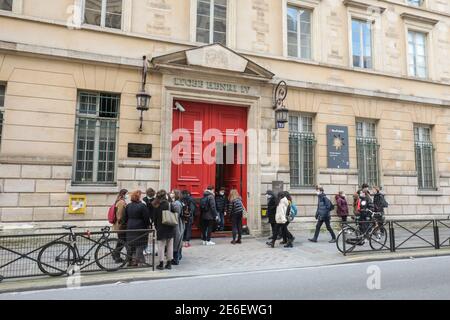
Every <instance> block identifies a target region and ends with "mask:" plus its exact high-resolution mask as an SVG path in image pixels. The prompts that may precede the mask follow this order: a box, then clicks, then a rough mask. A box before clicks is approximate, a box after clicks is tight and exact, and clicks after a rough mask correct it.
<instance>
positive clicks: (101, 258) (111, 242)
mask: <svg viewBox="0 0 450 320" xmlns="http://www.w3.org/2000/svg"><path fill="white" fill-rule="evenodd" d="M128 252H129V250H128V246H127V244H126V243H125V241H123V240H120V239H117V238H109V239H106V240H105V241H103V242H101V243H100V244H99V245H98V247H97V249H96V250H95V263H97V265H98V267H99V268H100V269H102V270H105V271H117V270H119V269H120V268H122V267H123V266H124V265H125V264H126V263H127V262H128V260H129V259H128Z"/></svg>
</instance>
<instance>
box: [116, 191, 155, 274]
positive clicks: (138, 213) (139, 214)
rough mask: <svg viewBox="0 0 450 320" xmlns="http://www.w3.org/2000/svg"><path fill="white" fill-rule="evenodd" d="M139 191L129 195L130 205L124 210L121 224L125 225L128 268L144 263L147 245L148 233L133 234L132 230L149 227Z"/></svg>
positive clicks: (145, 208) (148, 218) (148, 220)
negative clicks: (129, 258) (128, 250)
mask: <svg viewBox="0 0 450 320" xmlns="http://www.w3.org/2000/svg"><path fill="white" fill-rule="evenodd" d="M141 194H142V193H141V191H134V192H133V193H132V194H131V197H130V200H131V203H130V204H128V205H127V206H126V208H125V213H124V215H123V218H122V219H123V224H126V225H127V244H128V246H129V248H130V252H129V257H131V261H130V262H129V264H128V266H130V267H134V266H138V265H141V264H144V263H145V257H144V249H145V247H146V246H147V244H148V235H149V232H147V231H142V232H135V231H132V230H144V229H148V228H149V226H150V213H149V211H148V209H147V206H146V205H145V204H144V203H143V202H142V201H141Z"/></svg>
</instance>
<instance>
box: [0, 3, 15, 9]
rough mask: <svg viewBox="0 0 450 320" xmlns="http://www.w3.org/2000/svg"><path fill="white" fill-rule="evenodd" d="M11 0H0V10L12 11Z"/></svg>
mask: <svg viewBox="0 0 450 320" xmlns="http://www.w3.org/2000/svg"><path fill="white" fill-rule="evenodd" d="M12 4H13V0H0V10H5V11H12Z"/></svg>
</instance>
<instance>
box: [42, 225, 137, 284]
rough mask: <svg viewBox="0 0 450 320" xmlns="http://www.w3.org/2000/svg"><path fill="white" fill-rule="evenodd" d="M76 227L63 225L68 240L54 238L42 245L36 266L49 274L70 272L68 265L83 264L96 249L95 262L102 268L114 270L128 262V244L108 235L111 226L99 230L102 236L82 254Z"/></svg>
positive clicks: (57, 274)
mask: <svg viewBox="0 0 450 320" xmlns="http://www.w3.org/2000/svg"><path fill="white" fill-rule="evenodd" d="M75 228H76V226H63V229H65V230H68V231H69V234H68V236H69V241H62V240H58V241H53V242H50V243H49V244H47V245H45V246H44V247H43V248H42V249H41V251H40V252H39V255H38V258H37V261H38V266H39V269H40V270H41V271H42V272H43V273H45V274H47V275H49V276H62V275H64V274H69V273H70V272H69V271H70V268H73V267H74V266H82V265H84V264H85V263H86V262H88V261H90V253H91V252H92V251H93V250H94V249H95V252H94V261H95V263H96V264H97V266H98V267H99V268H100V269H102V270H105V271H117V270H119V269H121V268H122V267H123V266H124V265H125V264H126V263H127V262H128V258H127V257H128V256H127V253H128V252H129V249H128V246H127V244H126V243H125V242H124V241H123V240H121V239H117V238H111V237H110V227H105V228H103V229H101V231H102V236H101V237H100V239H99V240H96V241H93V240H92V241H93V242H94V243H93V244H92V245H91V246H90V248H89V249H88V250H87V251H86V252H85V253H84V254H83V255H81V254H80V250H79V249H78V246H77V239H78V237H79V235H77V234H76V233H75V232H74V231H73V229H75Z"/></svg>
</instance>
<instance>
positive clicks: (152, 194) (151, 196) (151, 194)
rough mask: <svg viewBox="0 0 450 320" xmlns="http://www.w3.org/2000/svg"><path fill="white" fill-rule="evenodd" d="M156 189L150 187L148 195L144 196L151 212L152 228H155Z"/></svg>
mask: <svg viewBox="0 0 450 320" xmlns="http://www.w3.org/2000/svg"><path fill="white" fill-rule="evenodd" d="M155 194H156V193H155V190H153V189H152V188H148V189H147V191H146V196H145V197H144V199H142V200H144V202H145V204H146V205H147V208H148V211H149V213H150V228H153V220H154V217H153V205H152V202H153V200H155Z"/></svg>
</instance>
